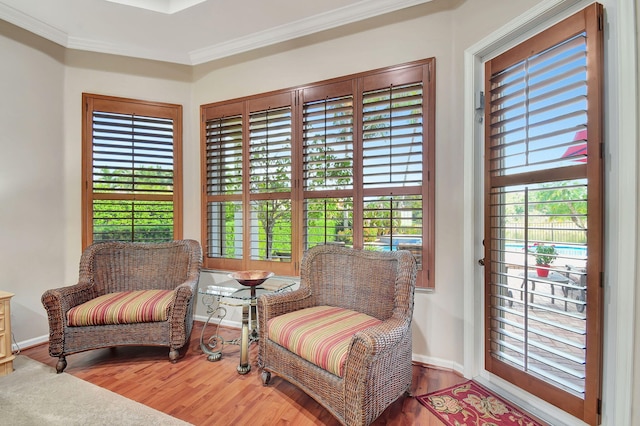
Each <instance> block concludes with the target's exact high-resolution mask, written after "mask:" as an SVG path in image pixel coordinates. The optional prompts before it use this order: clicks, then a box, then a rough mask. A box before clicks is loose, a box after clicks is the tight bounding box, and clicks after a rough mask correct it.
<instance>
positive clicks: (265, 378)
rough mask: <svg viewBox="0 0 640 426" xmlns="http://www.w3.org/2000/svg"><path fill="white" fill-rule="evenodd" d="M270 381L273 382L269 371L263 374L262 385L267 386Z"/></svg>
mask: <svg viewBox="0 0 640 426" xmlns="http://www.w3.org/2000/svg"><path fill="white" fill-rule="evenodd" d="M269 380H271V373H270V372H268V371H263V372H262V385H263V386H267V385H268V384H269Z"/></svg>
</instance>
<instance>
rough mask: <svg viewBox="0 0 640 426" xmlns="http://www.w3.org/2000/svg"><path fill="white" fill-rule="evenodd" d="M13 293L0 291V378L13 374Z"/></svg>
mask: <svg viewBox="0 0 640 426" xmlns="http://www.w3.org/2000/svg"><path fill="white" fill-rule="evenodd" d="M12 297H13V293H8V292H6V291H1V290H0V376H6V375H7V374H9V373H12V372H13V360H14V359H15V355H14V354H13V351H12V350H11V304H10V300H11V298H12Z"/></svg>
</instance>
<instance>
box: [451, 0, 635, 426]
mask: <svg viewBox="0 0 640 426" xmlns="http://www.w3.org/2000/svg"><path fill="white" fill-rule="evenodd" d="M600 2H601V3H602V4H603V5H604V7H605V16H606V23H605V35H606V36H605V51H606V53H605V83H604V84H605V98H604V103H605V105H606V110H607V111H608V113H607V115H606V116H605V117H604V129H605V131H604V140H606V141H608V142H610V143H607V144H606V145H607V148H606V150H607V151H606V152H605V162H606V167H605V217H606V223H605V230H604V233H605V238H604V246H605V248H604V250H605V259H604V269H605V271H607V272H606V273H605V277H604V282H605V284H604V285H605V288H604V297H605V308H604V338H603V342H604V354H603V368H604V371H603V377H604V379H603V394H602V399H603V412H602V424H631V409H630V408H629V407H631V405H632V403H633V396H634V395H633V391H634V385H633V377H632V375H630V374H629V371H633V367H634V355H633V353H634V352H633V349H634V344H635V342H634V338H635V334H634V325H637V324H636V322H635V321H636V319H635V311H636V307H635V303H634V302H635V299H636V287H637V286H638V285H640V283H638V268H637V266H636V262H634V261H633V259H637V258H638V254H639V253H638V251H637V249H636V241H637V240H638V219H637V218H636V211H637V210H636V206H637V205H638V196H637V194H638V177H639V174H638V166H639V164H638V160H637V155H638V148H637V146H636V141H637V140H638V133H639V131H638V128H637V125H636V121H637V117H638V112H639V111H638V101H639V99H638V98H639V96H638V94H637V91H638V80H637V79H638V76H637V74H636V64H637V57H638V56H637V55H638V51H637V49H638V47H639V46H637V40H636V39H635V37H634V34H635V26H636V11H635V9H634V8H633V2H628V1H624V0H601V1H600ZM590 3H592V1H585V0H545V1H543V2H541V3H540V4H538V5H537V6H536V7H534V8H532V9H531V10H529V11H528V12H526V13H525V14H523V15H521V16H520V17H518V18H516V19H515V20H514V21H512V22H510V23H509V24H507V25H505V26H504V27H502V28H500V29H499V30H497V31H495V32H494V33H492V34H490V35H489V36H488V37H486V38H484V39H483V40H480V41H479V42H478V43H476V44H474V45H473V46H471V47H469V48H468V49H467V50H466V51H465V54H464V62H465V65H464V111H465V116H464V158H463V163H464V167H463V170H464V229H463V238H464V245H463V247H464V253H463V265H464V271H463V276H464V300H463V303H464V324H465V325H464V358H463V359H464V376H465V377H467V378H473V379H475V380H477V381H478V382H480V383H482V384H483V385H485V386H487V387H489V388H490V389H492V390H494V391H496V392H497V393H499V394H501V395H503V396H505V397H507V398H509V399H510V400H511V401H513V402H514V403H516V404H518V405H520V406H521V407H523V408H525V409H527V410H528V411H529V412H531V413H532V414H534V415H536V416H539V417H540V418H542V419H543V420H546V421H553V423H554V424H575V422H576V418H575V417H573V416H571V415H569V414H567V413H566V412H564V411H562V410H561V409H559V408H557V407H555V406H553V405H551V404H549V403H547V402H545V401H543V400H541V399H539V398H537V397H535V396H532V395H531V394H529V393H527V392H525V391H523V390H522V389H520V388H518V387H516V386H514V385H513V384H511V383H509V382H507V381H505V380H503V379H501V378H499V377H497V376H495V375H492V374H490V373H489V372H487V371H486V370H484V349H485V348H484V313H483V308H484V297H483V295H484V292H483V285H484V274H483V273H484V271H483V268H482V266H480V265H479V264H478V260H479V259H481V258H483V256H484V250H483V246H482V238H483V229H484V223H483V221H484V215H483V208H484V205H483V202H484V199H483V197H484V195H483V191H484V179H483V175H484V173H483V161H482V157H483V149H484V145H483V125H482V123H481V119H482V117H483V115H484V112H483V111H482V110H480V109H477V108H476V105H479V104H480V103H479V93H480V92H481V91H483V90H484V80H483V72H484V61H485V60H487V59H490V58H492V57H494V56H496V55H497V54H499V53H501V52H503V51H505V50H507V49H508V48H510V47H512V46H514V45H516V44H517V43H519V42H521V41H523V40H525V39H527V38H529V37H530V36H531V35H533V34H535V33H537V32H539V31H540V30H541V29H544V28H546V27H548V26H550V25H552V24H554V23H556V22H559V21H560V20H562V19H564V18H566V17H568V16H570V15H571V14H573V13H575V12H577V11H579V10H580V9H582V8H584V7H585V6H587V5H588V4H590ZM607 6H610V9H609V10H610V11H611V12H612V13H611V14H607ZM613 59H615V61H613ZM619 82H625V85H624V87H623V88H621V87H620V84H619ZM614 141H615V143H614ZM622 153H624V155H623V154H622ZM618 253H624V256H618ZM630 259H631V261H630ZM638 321H639V322H640V319H639V320H638ZM630 325H632V326H630ZM636 367H638V368H640V365H638V366H636Z"/></svg>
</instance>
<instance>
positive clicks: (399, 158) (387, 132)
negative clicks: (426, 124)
mask: <svg viewBox="0 0 640 426" xmlns="http://www.w3.org/2000/svg"><path fill="white" fill-rule="evenodd" d="M422 113H423V110H422V83H417V84H407V85H403V86H398V87H395V86H391V87H389V88H384V89H377V90H372V91H369V92H365V93H364V94H363V113H362V116H363V136H362V137H363V179H364V187H365V188H368V187H379V186H380V185H400V186H421V185H422V181H423V176H422V172H421V170H422V159H423V156H422V138H423V135H422Z"/></svg>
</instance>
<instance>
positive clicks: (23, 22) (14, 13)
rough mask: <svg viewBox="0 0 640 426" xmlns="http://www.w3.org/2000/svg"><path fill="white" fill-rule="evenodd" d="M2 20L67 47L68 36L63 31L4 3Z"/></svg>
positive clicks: (0, 5)
mask: <svg viewBox="0 0 640 426" xmlns="http://www.w3.org/2000/svg"><path fill="white" fill-rule="evenodd" d="M0 19H2V20H4V21H7V22H10V23H12V24H13V25H16V26H18V27H20V28H24V29H25V30H27V31H29V32H32V33H34V34H36V35H39V36H40V37H44V38H46V39H47V40H50V41H52V42H54V43H57V44H59V45H61V46H64V47H67V42H68V35H67V33H65V32H64V31H61V30H59V29H57V28H55V27H52V26H51V25H49V24H47V23H46V22H42V21H41V20H39V19H36V18H34V17H32V16H30V15H27V14H26V13H23V12H20V11H19V10H16V9H14V8H12V7H11V6H7V5H6V4H4V3H0Z"/></svg>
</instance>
